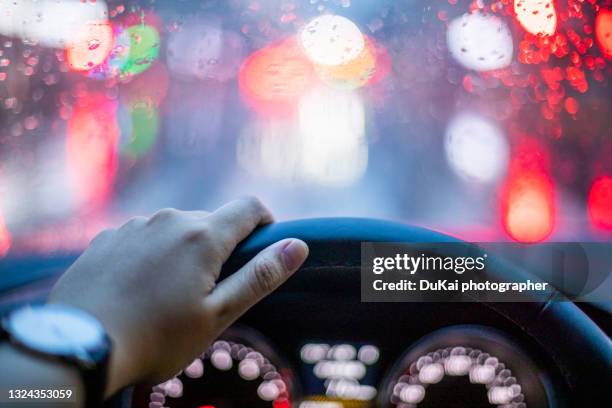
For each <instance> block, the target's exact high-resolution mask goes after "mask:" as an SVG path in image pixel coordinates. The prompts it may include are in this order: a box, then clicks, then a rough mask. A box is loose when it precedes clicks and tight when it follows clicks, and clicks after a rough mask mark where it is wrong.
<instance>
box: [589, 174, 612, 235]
mask: <svg viewBox="0 0 612 408" xmlns="http://www.w3.org/2000/svg"><path fill="white" fill-rule="evenodd" d="M588 211H589V216H590V217H591V222H592V223H593V225H594V226H595V227H597V228H600V229H603V230H608V231H610V230H612V177H611V176H603V177H600V178H598V179H597V180H595V182H594V183H593V185H592V186H591V190H590V191H589V198H588Z"/></svg>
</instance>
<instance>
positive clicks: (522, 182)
mask: <svg viewBox="0 0 612 408" xmlns="http://www.w3.org/2000/svg"><path fill="white" fill-rule="evenodd" d="M502 216H503V224H504V228H505V230H506V232H507V233H508V234H509V235H510V236H511V237H512V238H513V239H514V240H516V241H519V242H527V243H532V242H539V241H542V240H544V239H545V238H547V237H548V236H549V235H550V234H551V232H552V231H553V229H554V224H555V209H554V197H553V186H552V182H551V181H550V180H549V179H548V177H546V176H545V175H544V174H542V173H537V172H525V173H522V174H518V175H515V176H514V177H512V178H510V180H509V181H508V184H507V185H506V189H505V192H504V194H503V198H502Z"/></svg>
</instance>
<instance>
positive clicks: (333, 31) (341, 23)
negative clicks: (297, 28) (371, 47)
mask: <svg viewBox="0 0 612 408" xmlns="http://www.w3.org/2000/svg"><path fill="white" fill-rule="evenodd" d="M300 41H301V43H302V46H303V47H304V51H305V52H306V55H308V57H309V58H310V59H311V60H312V62H314V63H315V64H321V65H341V64H346V63H347V62H349V61H351V60H353V59H355V58H356V57H357V56H358V55H359V54H360V53H361V52H362V51H363V49H364V47H365V39H364V37H363V34H362V33H361V31H360V30H359V27H357V25H355V23H353V22H352V21H351V20H349V19H348V18H346V17H342V16H336V15H324V16H320V17H317V18H315V19H313V20H312V21H310V22H309V23H308V24H307V25H306V26H305V27H304V28H303V29H302V32H301V34H300Z"/></svg>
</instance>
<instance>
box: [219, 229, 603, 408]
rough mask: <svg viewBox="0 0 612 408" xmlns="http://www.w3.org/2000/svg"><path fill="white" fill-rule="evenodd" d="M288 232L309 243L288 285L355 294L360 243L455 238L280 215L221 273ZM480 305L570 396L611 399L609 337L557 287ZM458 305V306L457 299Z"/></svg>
mask: <svg viewBox="0 0 612 408" xmlns="http://www.w3.org/2000/svg"><path fill="white" fill-rule="evenodd" d="M289 237H294V238H299V239H302V240H304V241H305V242H306V243H308V246H309V247H310V256H309V258H308V260H307V261H306V263H305V264H304V265H303V266H302V268H301V269H300V271H298V272H297V273H296V274H295V275H294V276H293V277H292V278H291V279H290V280H289V281H288V282H287V283H286V284H285V286H286V287H288V288H302V289H305V288H307V289H308V290H312V291H319V292H326V293H330V292H334V291H338V292H339V291H340V290H343V291H346V290H347V285H349V286H348V288H349V290H354V291H355V292H354V293H355V294H357V293H360V292H359V288H360V286H359V282H360V263H361V243H362V242H406V243H437V242H461V241H459V240H457V239H455V238H452V237H450V236H448V235H444V234H441V233H438V232H434V231H431V230H427V229H423V228H418V227H412V226H407V225H403V224H399V223H395V222H389V221H380V220H373V219H355V218H322V219H309V220H299V221H290V222H280V223H275V224H271V225H268V226H264V227H262V228H260V229H258V230H256V231H255V232H254V233H253V234H252V235H251V236H250V237H249V238H247V239H246V240H245V241H243V242H242V243H241V244H240V245H239V247H238V248H237V249H236V251H235V252H234V253H233V254H232V256H231V257H230V259H229V260H228V262H227V263H226V264H225V266H224V268H223V271H222V274H221V279H223V278H224V277H226V276H228V275H229V274H231V273H233V272H234V271H236V270H237V269H238V268H240V267H241V266H242V265H244V264H245V263H246V262H247V261H248V260H250V259H251V258H252V257H253V256H254V255H255V254H257V253H258V252H259V251H261V250H263V249H264V248H265V247H267V246H268V245H271V244H272V243H274V242H276V241H278V240H281V239H284V238H289ZM442 255H443V254H442ZM489 265H491V264H489ZM492 265H493V266H492V267H489V268H488V269H487V270H486V271H485V272H486V274H487V276H490V277H496V278H500V277H502V278H503V277H505V278H506V280H512V277H513V276H514V277H516V276H518V275H524V274H525V271H522V270H519V269H518V268H516V267H513V266H512V265H510V264H507V263H502V262H497V263H496V262H493V264H492ZM487 276H484V278H486V277H487ZM532 279H533V278H532ZM340 288H343V289H340ZM280 290H283V288H281V289H280ZM339 294H340V293H339ZM486 306H487V307H490V308H492V309H493V310H495V311H496V312H497V313H499V314H500V315H501V316H503V317H504V318H506V319H508V320H510V321H511V322H512V323H513V324H514V325H516V326H517V327H518V328H520V329H521V330H522V331H523V332H525V333H527V334H528V335H529V336H531V338H533V339H534V340H535V341H536V342H537V343H539V344H540V346H541V347H542V349H544V350H546V351H547V352H548V354H549V356H550V358H551V359H552V360H553V361H554V362H555V363H556V365H557V366H558V368H559V370H560V372H561V374H562V375H563V377H564V379H565V382H566V383H567V385H568V387H569V389H570V391H571V393H572V395H573V397H575V401H580V404H584V405H585V406H586V405H591V404H592V405H598V406H599V405H600V404H601V402H602V401H609V398H610V391H609V387H610V385H611V384H612V344H611V342H610V339H609V338H608V336H607V335H606V334H605V333H604V332H603V331H602V330H601V329H600V328H599V327H598V326H597V325H596V324H595V323H594V322H593V321H592V320H591V319H590V318H589V317H588V316H587V315H586V314H585V313H584V312H582V311H581V310H580V309H579V308H578V307H577V306H576V305H575V304H574V303H573V302H571V301H569V300H568V299H567V298H565V297H564V295H563V294H561V293H560V292H559V291H557V290H556V289H554V288H553V289H551V290H550V293H549V294H548V296H547V298H546V300H545V301H541V300H534V301H531V302H521V303H486ZM417 307H418V306H417ZM457 307H458V308H460V307H461V306H460V304H458V305H457Z"/></svg>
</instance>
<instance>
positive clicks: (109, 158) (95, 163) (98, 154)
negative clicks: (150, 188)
mask: <svg viewBox="0 0 612 408" xmlns="http://www.w3.org/2000/svg"><path fill="white" fill-rule="evenodd" d="M116 111H117V103H116V102H115V101H111V100H108V99H107V98H106V97H105V96H104V95H103V94H87V95H86V96H84V97H82V98H80V99H79V100H77V103H76V105H75V106H74V107H73V111H72V116H71V118H70V120H69V122H68V129H67V135H66V137H67V139H66V148H67V156H68V168H69V174H70V176H71V177H72V179H73V181H74V185H75V190H76V191H75V194H76V198H77V200H78V202H79V203H81V204H84V205H85V204H86V205H88V206H93V207H94V208H95V207H97V206H100V205H103V204H105V203H106V202H107V201H108V199H109V198H110V193H111V190H112V185H113V182H114V180H115V174H116V171H117V143H118V140H119V127H118V124H117V120H116Z"/></svg>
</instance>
